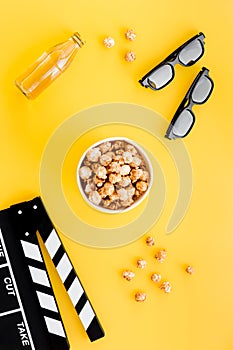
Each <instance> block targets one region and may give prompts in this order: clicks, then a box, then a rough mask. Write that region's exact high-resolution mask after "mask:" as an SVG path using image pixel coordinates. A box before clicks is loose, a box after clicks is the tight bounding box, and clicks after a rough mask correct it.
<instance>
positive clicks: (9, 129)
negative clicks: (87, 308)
mask: <svg viewBox="0 0 233 350" xmlns="http://www.w3.org/2000/svg"><path fill="white" fill-rule="evenodd" d="M232 21H233V3H232V1H231V0H223V1H219V0H218V1H210V0H205V1H201V0H197V1H195V2H192V3H190V2H187V1H184V0H176V1H172V0H167V1H153V0H150V1H149V0H145V1H138V0H135V1H132V0H128V1H123V0H118V1H106V0H98V1H97V0H93V1H86V0H80V1H74V0H67V1H61V0H57V1H55V0H49V1H48V0H46V1H45V0H40V1H35V0H34V1H32V0H31V1H29V0H21V1H19V0H13V1H10V2H8V1H4V2H3V1H2V2H1V21H0V33H1V41H0V43H1V44H0V48H1V50H0V52H1V53H0V54H1V60H0V62H1V64H0V90H1V93H0V109H1V110H0V113H1V114H0V115H1V116H0V121H1V124H0V132H1V137H0V154H1V159H0V162H1V172H0V193H1V202H0V206H1V207H0V209H4V208H6V207H8V206H9V205H11V204H14V203H17V202H20V201H24V200H30V199H32V198H33V197H34V196H37V195H39V190H40V189H39V167H40V160H41V157H42V153H43V150H44V147H45V145H46V143H47V141H48V140H49V138H50V136H51V135H52V133H53V131H54V130H55V129H56V128H57V127H58V126H59V125H60V124H61V123H62V122H63V121H64V120H66V119H67V118H69V117H70V116H72V115H74V114H75V113H77V112H79V111H80V110H82V109H84V108H87V107H90V106H93V105H95V104H101V103H107V102H129V103H135V104H139V105H142V106H145V107H149V108H151V109H154V110H155V111H157V112H158V113H159V114H161V115H163V116H164V117H165V118H166V119H167V120H168V121H169V120H170V119H171V117H172V115H173V113H174V111H175V109H176V108H177V106H178V104H179V103H180V101H181V99H182V97H183V95H184V94H185V92H186V90H187V89H188V87H189V85H190V83H191V82H192V80H193V79H194V77H195V76H196V74H197V73H198V71H199V70H200V68H201V67H202V66H206V67H207V68H209V69H210V75H211V77H212V78H213V80H214V82H215V89H214V92H213V94H212V96H211V98H210V100H209V101H208V102H207V103H206V104H205V105H203V106H198V107H196V108H195V111H196V124H195V126H194V128H193V130H192V132H191V134H190V135H189V136H188V137H187V138H186V139H185V144H186V146H187V148H188V151H189V153H190V157H191V160H192V166H193V171H194V189H193V196H192V201H191V205H190V207H189V210H188V213H187V215H186V216H185V218H184V220H183V222H182V223H181V224H180V225H179V227H178V228H177V229H176V231H175V232H173V234H172V235H166V234H165V227H166V224H167V220H168V217H169V214H170V210H171V208H172V203H171V204H170V201H169V198H170V197H169V196H171V198H173V189H172V186H170V187H169V188H170V192H169V193H168V197H167V198H168V200H167V201H166V205H165V208H164V212H163V214H162V216H161V218H160V220H159V221H158V223H157V224H156V225H155V226H154V227H153V229H152V230H151V231H150V234H151V235H153V236H154V237H155V239H156V247H153V248H149V247H147V246H146V245H145V238H141V239H139V240H138V241H136V242H134V243H132V244H130V245H128V246H125V247H122V248H116V249H111V250H100V249H93V248H87V247H84V246H81V245H79V244H76V243H74V242H72V241H71V240H69V239H68V238H66V237H65V236H64V235H63V234H61V238H62V241H63V243H64V245H65V247H66V249H67V251H68V253H69V255H70V258H71V260H72V262H73V264H74V266H75V268H76V269H77V271H78V274H79V276H80V278H81V280H82V282H83V284H84V286H85V289H86V291H87V294H88V295H89V298H90V299H91V301H92V303H93V305H94V308H95V310H96V312H97V314H98V316H99V318H100V320H101V323H102V325H103V327H104V329H105V332H106V336H105V338H103V339H101V340H99V341H97V342H95V343H90V342H89V340H88V338H87V336H86V334H85V332H84V330H83V328H82V326H81V323H80V321H79V320H78V318H77V317H76V314H75V312H74V310H73V309H72V307H71V304H70V302H69V300H67V298H66V294H65V292H64V288H63V287H61V285H60V284H59V279H58V278H57V276H56V274H55V272H54V268H53V266H52V265H51V264H50V266H49V268H50V270H51V273H52V277H53V282H54V284H55V291H56V295H57V297H58V301H59V304H60V305H61V312H62V315H63V316H64V322H65V326H66V330H67V333H68V337H69V340H70V344H71V349H72V350H76V349H82V350H90V349H95V350H98V349H101V350H109V349H111V350H115V349H119V348H121V349H130V350H131V349H132V350H133V349H135V350H140V349H166V350H171V349H172V350H178V349H179V350H186V349H190V350H194V349H200V350H204V349H210V350H231V349H232V348H233V335H232V327H233V324H232V317H233V301H232V299H233V273H232V271H233V231H232V224H233V222H232V216H233V215H232V202H233V187H232V178H233V165H232V151H233V142H232V126H233V115H232V112H233V109H232V81H233V66H232V54H233V47H232V32H233V25H232ZM127 28H133V29H134V30H135V31H136V32H137V34H138V35H137V39H136V41H135V42H133V43H131V42H129V41H126V40H125V38H124V32H125V30H126V29H127ZM74 31H79V32H80V33H81V34H82V36H83V37H84V38H85V40H86V42H87V44H86V45H85V46H84V47H83V48H82V50H81V51H80V52H79V53H78V56H77V57H76V59H75V61H74V62H73V63H72V66H70V68H69V70H67V71H66V72H65V73H64V74H63V75H62V76H61V77H60V78H59V79H58V80H57V81H56V82H54V83H53V84H52V85H51V86H50V87H49V88H48V89H47V90H46V91H45V92H44V93H43V94H41V96H40V97H38V98H37V99H36V100H34V101H28V100H27V99H26V98H25V97H24V96H23V95H22V94H21V93H20V92H19V91H18V90H17V89H16V87H15V86H14V79H15V78H16V77H17V76H18V75H19V74H20V73H22V72H23V71H24V69H25V68H26V67H27V66H28V65H29V64H31V63H32V62H33V61H34V60H35V59H36V58H37V57H38V56H39V55H40V54H41V53H42V52H43V51H44V50H45V49H47V48H49V47H51V46H52V45H54V44H56V43H58V42H61V41H63V40H65V39H66V38H67V37H69V36H70V34H72V33H73V32H74ZM199 31H203V32H204V33H205V35H206V40H205V42H206V45H205V48H206V51H205V55H204V57H203V58H202V59H201V60H200V61H199V62H198V63H197V64H195V65H194V66H192V67H190V68H184V67H181V66H177V67H176V77H175V80H174V81H173V82H172V83H171V84H170V85H169V86H168V87H166V88H165V89H164V90H161V91H159V92H153V91H151V90H150V91H149V90H146V89H144V88H142V87H141V86H140V85H139V84H138V83H137V81H138V79H140V78H141V77H142V76H143V75H144V74H145V73H146V72H147V71H148V70H149V69H151V68H152V67H153V66H154V65H155V64H157V63H158V62H160V60H161V59H163V58H164V57H166V55H168V54H169V53H170V52H171V51H172V50H174V49H175V48H176V47H177V46H178V45H180V44H181V43H183V42H184V41H185V40H187V39H189V38H190V37H191V36H193V35H195V34H196V33H198V32H199ZM107 35H111V36H113V37H114V38H115V40H116V45H115V46H114V47H113V48H112V49H106V48H104V47H103V45H102V40H103V38H104V37H105V36H107ZM127 50H133V51H135V52H136V55H137V59H136V61H135V62H133V63H127V62H125V61H124V59H123V56H124V54H125V52H126V51H127ZM166 166H167V167H169V164H167V165H166ZM168 181H170V182H171V179H170V180H168ZM55 224H56V223H55ZM157 248H165V249H167V251H168V258H167V261H166V262H165V263H164V264H163V265H162V266H158V264H156V262H155V261H154V258H153V255H154V253H155V251H156V249H157ZM140 256H142V257H144V258H145V259H146V260H147V262H148V266H147V268H146V269H145V270H143V271H136V268H135V260H136V259H137V258H138V257H140ZM186 264H192V265H193V266H194V267H195V274H194V275H193V276H189V275H187V274H186V273H185V272H184V267H185V265H186ZM125 268H131V269H133V270H134V271H135V272H136V277H135V279H134V280H133V281H132V282H130V283H127V282H126V281H124V280H122V278H121V272H122V270H123V269H125ZM154 270H159V271H160V272H161V273H162V275H163V276H164V277H165V278H167V279H168V280H169V281H170V282H171V283H172V285H173V291H172V293H171V294H170V295H165V294H164V293H162V291H160V290H159V289H158V287H156V286H155V285H153V284H152V282H151V281H150V278H149V276H150V273H151V272H153V271H154ZM138 289H140V290H141V289H142V290H145V291H146V292H147V294H148V299H147V301H146V302H145V303H142V304H138V303H136V302H135V301H134V292H135V291H136V290H138ZM4 350H5V349H4Z"/></svg>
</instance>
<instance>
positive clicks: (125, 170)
mask: <svg viewBox="0 0 233 350" xmlns="http://www.w3.org/2000/svg"><path fill="white" fill-rule="evenodd" d="M130 170H131V168H130V166H129V165H128V164H125V165H122V166H121V169H120V174H121V175H122V176H125V175H129V173H130Z"/></svg>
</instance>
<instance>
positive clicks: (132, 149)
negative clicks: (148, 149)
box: [125, 144, 138, 156]
mask: <svg viewBox="0 0 233 350" xmlns="http://www.w3.org/2000/svg"><path fill="white" fill-rule="evenodd" d="M125 150H126V151H128V152H130V153H131V154H132V155H133V156H135V155H136V154H137V153H138V152H137V150H136V148H135V147H134V146H133V145H129V144H127V145H126V146H125Z"/></svg>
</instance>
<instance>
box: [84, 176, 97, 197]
mask: <svg viewBox="0 0 233 350" xmlns="http://www.w3.org/2000/svg"><path fill="white" fill-rule="evenodd" d="M95 190H96V187H95V184H94V183H93V182H91V180H90V179H89V180H87V184H86V187H85V192H86V193H87V194H89V193H91V192H92V191H95Z"/></svg>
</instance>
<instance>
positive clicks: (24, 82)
mask: <svg viewBox="0 0 233 350" xmlns="http://www.w3.org/2000/svg"><path fill="white" fill-rule="evenodd" d="M83 44H84V41H83V40H82V39H81V36H80V34H79V33H77V32H76V33H74V34H73V35H72V36H71V37H70V38H69V39H68V40H67V41H65V42H63V43H60V44H57V45H55V46H53V47H51V48H50V49H49V50H47V51H45V52H44V53H43V54H42V55H41V56H40V57H39V58H38V59H37V60H36V61H35V63H33V64H32V65H31V66H30V67H28V69H27V70H26V71H25V72H24V73H23V74H22V75H20V76H19V77H18V78H17V79H16V80H15V84H16V86H17V87H18V88H19V89H20V90H21V91H22V92H23V94H24V95H25V96H27V97H28V98H29V99H34V98H35V97H37V96H38V95H39V94H40V93H41V92H42V91H43V90H44V89H45V88H47V86H49V85H50V84H51V83H52V82H53V81H54V80H55V79H56V78H57V77H59V75H61V73H62V72H64V71H65V70H66V69H67V68H68V67H69V65H70V63H71V62H72V61H73V59H74V57H75V55H76V53H77V52H78V50H79V49H80V48H81V47H82V46H83Z"/></svg>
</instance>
